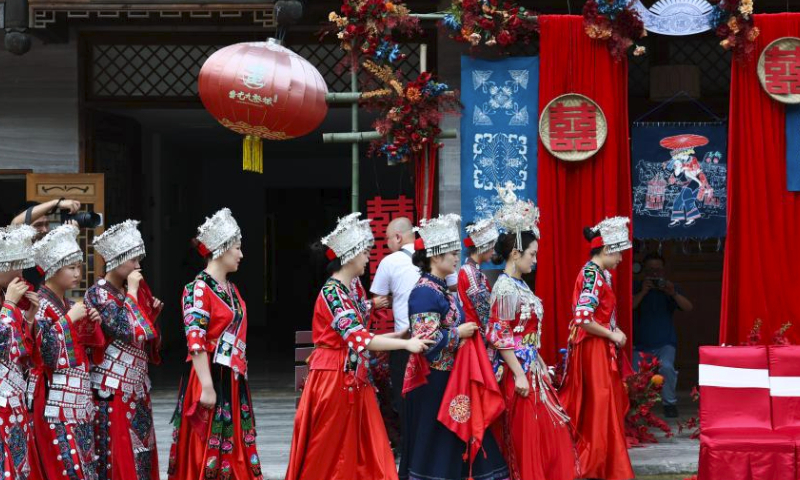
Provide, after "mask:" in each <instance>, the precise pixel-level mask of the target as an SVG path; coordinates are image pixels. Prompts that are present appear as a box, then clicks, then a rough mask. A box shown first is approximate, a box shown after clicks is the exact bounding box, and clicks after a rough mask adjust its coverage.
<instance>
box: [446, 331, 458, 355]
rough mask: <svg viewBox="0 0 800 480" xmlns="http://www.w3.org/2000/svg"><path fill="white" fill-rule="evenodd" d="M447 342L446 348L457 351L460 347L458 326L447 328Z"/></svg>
mask: <svg viewBox="0 0 800 480" xmlns="http://www.w3.org/2000/svg"><path fill="white" fill-rule="evenodd" d="M447 336H448V338H447V343H446V344H445V346H444V350H450V351H453V352H454V351H455V350H456V349H457V348H458V341H459V340H460V339H459V338H458V328H457V327H450V328H449V329H448V330H447Z"/></svg>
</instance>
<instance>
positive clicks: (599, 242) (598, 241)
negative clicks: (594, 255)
mask: <svg viewBox="0 0 800 480" xmlns="http://www.w3.org/2000/svg"><path fill="white" fill-rule="evenodd" d="M590 246H591V248H592V250H594V249H595V248H601V247H604V246H605V243H603V237H601V236H597V237H594V238H593V239H592V242H591V244H590Z"/></svg>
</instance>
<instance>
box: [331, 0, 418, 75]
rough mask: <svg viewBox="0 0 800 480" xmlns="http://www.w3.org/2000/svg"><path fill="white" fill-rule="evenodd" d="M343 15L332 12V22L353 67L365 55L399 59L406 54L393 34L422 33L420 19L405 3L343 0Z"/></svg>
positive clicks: (332, 27)
mask: <svg viewBox="0 0 800 480" xmlns="http://www.w3.org/2000/svg"><path fill="white" fill-rule="evenodd" d="M339 12H340V13H339V14H337V13H336V12H331V13H330V14H328V21H329V22H331V23H332V24H333V25H332V26H331V29H332V30H333V31H335V32H336V38H338V39H339V41H340V46H341V48H342V50H344V51H345V52H347V53H348V54H349V55H348V56H347V60H348V61H349V63H350V65H351V66H352V67H355V66H356V65H358V59H359V57H361V56H362V55H365V56H368V57H373V58H380V57H383V58H384V59H386V60H390V61H396V60H399V59H400V58H402V57H403V55H402V54H401V53H400V47H399V45H397V43H396V42H394V41H393V40H392V34H393V33H399V34H402V35H408V36H410V35H413V34H417V33H421V32H422V29H421V28H420V25H419V19H417V18H415V17H412V16H411V15H410V11H409V9H408V7H407V6H406V5H405V4H404V3H395V2H390V1H386V0H343V2H342V6H341V8H340V9H339Z"/></svg>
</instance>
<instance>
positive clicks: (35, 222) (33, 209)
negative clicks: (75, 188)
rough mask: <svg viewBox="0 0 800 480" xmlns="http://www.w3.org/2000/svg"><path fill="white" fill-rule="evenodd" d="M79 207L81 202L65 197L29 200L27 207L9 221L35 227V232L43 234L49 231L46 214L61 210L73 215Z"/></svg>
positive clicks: (13, 223)
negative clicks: (39, 200) (38, 201)
mask: <svg viewBox="0 0 800 480" xmlns="http://www.w3.org/2000/svg"><path fill="white" fill-rule="evenodd" d="M80 208H81V202H79V201H77V200H69V199H66V198H58V199H55V198H54V199H53V200H50V201H49V202H44V203H36V202H31V203H30V204H29V206H28V208H26V209H25V210H24V211H23V212H22V213H20V214H19V215H17V216H16V217H14V220H12V221H11V225H30V226H32V227H33V228H35V229H36V232H37V233H39V234H40V236H43V235H44V234H46V233H47V232H49V231H50V222H49V221H48V218H47V216H48V215H50V214H53V213H56V212H58V211H63V212H64V213H65V214H67V215H75V213H77V212H78V210H80ZM67 220H71V219H67ZM62 223H64V222H62Z"/></svg>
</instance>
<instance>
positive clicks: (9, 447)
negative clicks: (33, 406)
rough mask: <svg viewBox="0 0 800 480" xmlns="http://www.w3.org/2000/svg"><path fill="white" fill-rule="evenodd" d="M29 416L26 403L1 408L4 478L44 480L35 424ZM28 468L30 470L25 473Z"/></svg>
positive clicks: (0, 445)
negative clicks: (34, 438) (37, 451)
mask: <svg viewBox="0 0 800 480" xmlns="http://www.w3.org/2000/svg"><path fill="white" fill-rule="evenodd" d="M28 417H29V416H28V410H27V409H26V408H25V406H24V405H19V406H17V407H14V408H12V407H10V406H5V407H2V408H0V422H2V423H0V425H2V427H0V449H2V450H3V452H2V457H1V458H2V459H3V463H2V465H0V468H2V471H3V472H5V475H6V476H3V478H4V479H8V478H10V479H11V480H15V479H25V480H44V477H43V476H42V474H41V472H40V471H39V464H38V462H39V456H38V455H37V454H36V445H35V443H34V440H33V424H32V423H31V422H29V418H28ZM28 469H30V472H29V473H25V472H26V471H27V470H28Z"/></svg>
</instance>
